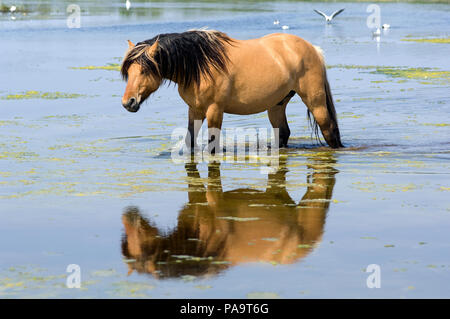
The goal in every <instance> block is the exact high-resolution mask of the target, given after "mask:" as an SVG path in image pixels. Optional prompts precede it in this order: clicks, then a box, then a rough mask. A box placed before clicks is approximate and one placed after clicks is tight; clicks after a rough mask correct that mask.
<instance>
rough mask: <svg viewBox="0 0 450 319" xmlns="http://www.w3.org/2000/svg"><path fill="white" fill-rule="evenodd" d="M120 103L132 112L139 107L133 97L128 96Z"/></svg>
mask: <svg viewBox="0 0 450 319" xmlns="http://www.w3.org/2000/svg"><path fill="white" fill-rule="evenodd" d="M122 105H123V107H124V108H125V109H126V110H127V111H129V112H133V113H135V112H137V111H139V107H140V105H139V103H138V101H137V100H136V98H134V97H132V98H129V99H128V101H127V102H125V103H124V102H123V101H122Z"/></svg>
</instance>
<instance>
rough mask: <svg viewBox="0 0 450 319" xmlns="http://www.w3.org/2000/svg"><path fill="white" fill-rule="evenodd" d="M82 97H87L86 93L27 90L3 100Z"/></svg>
mask: <svg viewBox="0 0 450 319" xmlns="http://www.w3.org/2000/svg"><path fill="white" fill-rule="evenodd" d="M80 97H86V95H84V94H77V93H63V92H39V91H26V92H22V93H17V94H8V95H6V96H2V97H1V99H2V100H27V99H45V100H56V99H76V98H80Z"/></svg>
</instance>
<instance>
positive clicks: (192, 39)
mask: <svg viewBox="0 0 450 319" xmlns="http://www.w3.org/2000/svg"><path fill="white" fill-rule="evenodd" d="M128 45H129V47H128V50H127V52H126V53H125V56H124V59H123V62H122V65H121V70H120V71H121V75H122V78H123V80H125V81H127V85H126V89H125V93H124V95H123V97H122V105H123V106H124V107H125V109H127V110H128V111H130V112H137V111H138V110H139V108H140V106H141V104H142V103H143V102H144V101H145V100H146V99H147V98H148V97H149V96H150V95H151V94H152V93H153V92H155V91H156V90H157V89H158V88H159V87H160V86H161V84H162V83H163V82H165V81H171V82H174V83H177V84H178V92H179V94H180V96H181V98H182V99H183V100H184V101H185V102H186V104H187V105H188V106H189V115H188V118H189V120H188V133H187V135H186V144H187V145H188V147H190V148H195V146H196V139H197V134H198V131H199V129H200V127H201V123H203V121H204V120H205V118H206V119H207V122H208V135H209V141H210V142H212V143H213V147H212V152H214V151H215V149H216V147H217V145H219V144H218V143H219V138H220V129H221V128H222V119H223V114H224V113H229V114H238V115H248V114H256V113H260V112H264V111H267V114H268V117H269V121H270V123H271V124H272V126H273V128H275V129H278V130H279V131H278V133H279V145H280V146H281V147H284V146H287V143H288V139H289V136H290V129H289V126H288V122H287V118H286V106H287V104H288V103H289V101H290V100H291V98H292V97H293V96H294V95H295V94H298V95H299V96H300V97H301V99H302V101H303V102H304V104H305V105H306V107H307V115H308V119H309V120H310V124H312V127H313V130H314V132H315V134H316V137H317V138H318V140H319V142H320V138H319V135H318V127H320V130H321V132H322V135H323V137H324V139H325V141H326V142H327V144H328V145H329V146H330V147H332V148H339V147H343V145H342V143H341V137H340V133H339V127H338V122H337V117H336V110H335V107H334V103H333V98H332V95H331V91H330V85H329V83H328V79H327V74H326V67H325V62H324V57H323V54H322V50H321V49H320V48H319V47H316V46H313V45H312V44H311V43H309V42H308V41H306V40H304V39H302V38H300V37H297V36H295V35H291V34H284V33H274V34H269V35H266V36H264V37H261V38H257V39H250V40H238V39H233V38H231V37H229V36H228V35H227V34H225V33H222V32H219V31H215V30H190V31H186V32H183V33H168V34H159V35H157V36H155V37H153V38H152V39H150V40H146V41H143V42H139V43H137V44H136V45H135V44H133V43H132V42H131V41H130V40H128ZM311 114H312V116H313V120H312V121H311V117H310V115H311ZM320 143H321V142H320ZM210 145H211V143H210ZM210 150H211V149H210Z"/></svg>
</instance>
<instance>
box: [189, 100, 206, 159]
mask: <svg viewBox="0 0 450 319" xmlns="http://www.w3.org/2000/svg"><path fill="white" fill-rule="evenodd" d="M204 120H205V115H204V114H202V113H201V112H199V111H197V110H195V109H194V108H192V107H189V120H188V133H187V134H186V139H185V141H186V146H187V147H188V148H189V149H190V150H191V152H194V151H195V148H196V147H197V135H198V132H199V130H200V128H201V127H202V124H203V121H204Z"/></svg>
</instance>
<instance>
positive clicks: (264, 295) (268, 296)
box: [247, 291, 281, 299]
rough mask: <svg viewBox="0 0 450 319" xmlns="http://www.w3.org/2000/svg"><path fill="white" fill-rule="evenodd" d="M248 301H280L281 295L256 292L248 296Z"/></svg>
mask: <svg viewBox="0 0 450 319" xmlns="http://www.w3.org/2000/svg"><path fill="white" fill-rule="evenodd" d="M247 298H248V299H279V298H281V297H280V295H279V294H277V293H275V292H266V291H255V292H249V293H248V294H247Z"/></svg>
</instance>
